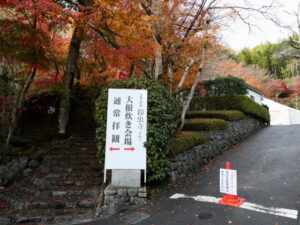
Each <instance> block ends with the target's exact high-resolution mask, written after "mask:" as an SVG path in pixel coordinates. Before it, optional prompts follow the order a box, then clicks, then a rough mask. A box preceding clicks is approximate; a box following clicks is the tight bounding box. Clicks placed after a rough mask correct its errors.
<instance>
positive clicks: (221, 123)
mask: <svg viewBox="0 0 300 225" xmlns="http://www.w3.org/2000/svg"><path fill="white" fill-rule="evenodd" d="M226 128H227V122H226V121H225V120H222V119H206V118H196V119H187V120H185V124H184V127H183V130H185V131H210V130H223V129H226Z"/></svg>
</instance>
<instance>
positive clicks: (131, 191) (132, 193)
mask: <svg viewBox="0 0 300 225" xmlns="http://www.w3.org/2000/svg"><path fill="white" fill-rule="evenodd" d="M127 192H128V195H129V196H130V197H133V196H136V195H137V193H138V189H137V188H130V189H128V190H127Z"/></svg>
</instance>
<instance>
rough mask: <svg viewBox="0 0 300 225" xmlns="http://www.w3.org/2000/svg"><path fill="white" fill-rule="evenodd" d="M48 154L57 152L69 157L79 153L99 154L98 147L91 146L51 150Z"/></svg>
mask: <svg viewBox="0 0 300 225" xmlns="http://www.w3.org/2000/svg"><path fill="white" fill-rule="evenodd" d="M48 154H56V155H61V156H64V157H69V156H72V155H74V156H78V155H82V154H83V155H91V156H92V155H94V156H96V155H97V149H96V148H90V149H87V150H82V149H75V148H72V149H69V150H67V151H66V150H64V152H62V151H61V150H52V151H50V152H49V153H48Z"/></svg>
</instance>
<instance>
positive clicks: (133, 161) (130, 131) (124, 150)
mask: <svg viewBox="0 0 300 225" xmlns="http://www.w3.org/2000/svg"><path fill="white" fill-rule="evenodd" d="M146 140H147V90H134V89H109V90H108V108H107V125H106V147H105V170H107V169H140V170H146V162H147V161H146V156H147V152H146V148H145V147H144V143H145V142H146Z"/></svg>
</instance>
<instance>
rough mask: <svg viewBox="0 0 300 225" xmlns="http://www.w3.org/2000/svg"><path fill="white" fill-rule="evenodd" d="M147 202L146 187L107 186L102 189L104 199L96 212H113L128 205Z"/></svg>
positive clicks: (110, 213)
mask: <svg viewBox="0 0 300 225" xmlns="http://www.w3.org/2000/svg"><path fill="white" fill-rule="evenodd" d="M146 202H147V189H146V187H142V188H134V187H114V186H111V185H109V186H107V187H106V188H105V190H104V200H103V204H102V205H101V208H99V207H98V209H97V213H98V214H99V213H101V212H103V213H107V214H109V215H112V214H115V213H117V212H119V211H121V210H123V209H124V208H125V207H128V206H129V205H139V204H144V203H146Z"/></svg>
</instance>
